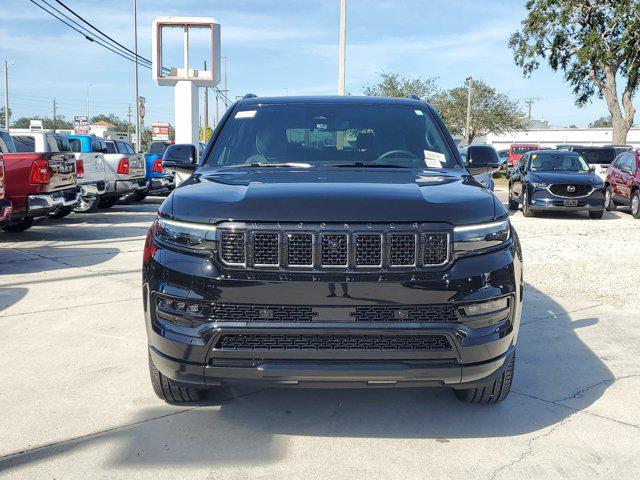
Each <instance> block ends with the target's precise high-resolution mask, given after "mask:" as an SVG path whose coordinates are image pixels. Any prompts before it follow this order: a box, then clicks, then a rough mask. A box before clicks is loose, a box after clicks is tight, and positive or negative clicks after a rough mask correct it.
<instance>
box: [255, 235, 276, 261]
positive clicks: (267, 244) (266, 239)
mask: <svg viewBox="0 0 640 480" xmlns="http://www.w3.org/2000/svg"><path fill="white" fill-rule="evenodd" d="M278 238H279V236H278V234H277V233H256V234H254V236H253V264H254V265H257V266H277V265H279V264H280V242H279V241H278Z"/></svg>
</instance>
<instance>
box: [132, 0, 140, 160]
mask: <svg viewBox="0 0 640 480" xmlns="http://www.w3.org/2000/svg"><path fill="white" fill-rule="evenodd" d="M133 52H134V59H135V62H133V64H134V65H135V67H134V83H135V88H134V95H135V97H136V103H135V109H136V151H137V152H139V151H140V106H139V101H140V98H139V97H138V10H137V6H136V0H133Z"/></svg>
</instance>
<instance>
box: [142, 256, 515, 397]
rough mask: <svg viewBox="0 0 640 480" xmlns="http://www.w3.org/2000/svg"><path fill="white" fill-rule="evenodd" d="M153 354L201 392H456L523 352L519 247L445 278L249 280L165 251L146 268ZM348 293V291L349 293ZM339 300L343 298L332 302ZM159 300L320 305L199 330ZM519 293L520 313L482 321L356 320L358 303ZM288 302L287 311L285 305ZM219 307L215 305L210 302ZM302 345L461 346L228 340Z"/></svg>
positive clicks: (471, 299) (473, 261) (403, 303)
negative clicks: (412, 341) (252, 386)
mask: <svg viewBox="0 0 640 480" xmlns="http://www.w3.org/2000/svg"><path fill="white" fill-rule="evenodd" d="M143 277H144V284H143V295H144V308H145V318H146V326H147V334H148V340H149V351H150V355H151V358H152V360H153V361H154V363H155V365H156V367H157V368H158V369H159V370H160V371H161V372H162V373H163V374H164V375H165V376H167V377H169V378H172V379H174V380H177V381H180V382H184V383H191V384H200V385H220V384H225V383H232V382H252V383H254V382H257V383H267V384H273V385H292V386H302V387H315V386H325V387H326V386H332V387H340V386H344V387H376V386H377V387H380V386H396V387H400V386H431V385H450V386H453V387H458V388H461V387H466V386H470V385H473V384H476V383H480V382H482V381H486V379H488V378H490V377H491V376H493V375H496V374H497V373H499V372H500V370H501V369H502V367H503V365H504V363H505V359H506V358H507V356H508V355H509V354H510V353H511V352H512V351H513V349H514V348H515V344H516V340H517V335H518V330H519V326H520V317H521V310H522V270H521V255H520V252H519V246H517V245H516V244H512V245H511V246H509V247H508V248H505V249H503V250H499V251H496V252H492V253H488V254H484V255H479V256H475V257H467V258H462V259H458V260H457V261H456V262H454V263H453V264H452V265H451V266H450V267H449V268H448V269H447V270H446V271H442V272H431V273H425V274H424V275H422V274H421V275H415V274H414V275H412V274H389V275H373V276H371V275H349V274H344V275H338V274H332V275H330V276H326V275H309V276H299V277H298V276H296V275H291V274H287V275H283V276H282V277H281V278H273V277H270V278H267V277H265V278H262V279H261V278H259V277H260V276H259V275H251V276H250V278H249V276H247V277H245V278H240V277H239V276H236V277H235V278H234V276H233V275H232V276H231V277H230V276H229V275H228V273H227V272H222V271H219V270H218V267H217V266H216V265H215V264H214V263H213V262H211V261H210V260H208V259H204V258H200V257H194V256H191V255H185V254H182V253H178V252H174V251H171V250H166V249H162V248H160V247H158V249H157V250H156V251H155V253H154V255H153V257H152V258H151V260H150V261H149V262H148V264H147V265H146V266H145V268H144V271H143ZM345 291H346V296H342V294H344V293H345ZM332 293H335V294H336V295H332ZM158 294H161V295H165V296H170V297H173V298H176V299H190V300H193V301H197V302H201V303H202V304H203V305H210V306H220V305H234V306H246V307H256V306H258V305H259V306H266V307H267V309H272V308H279V307H278V306H280V307H283V308H287V307H292V308H295V307H297V306H302V307H306V308H312V309H313V310H314V312H316V317H314V319H313V320H311V321H296V319H295V318H289V319H285V320H284V321H277V322H276V321H271V320H258V319H256V318H253V319H251V318H247V319H246V321H237V320H236V321H228V320H220V319H213V318H212V317H209V316H207V320H205V321H204V322H203V323H198V322H196V323H197V324H195V323H190V321H189V318H188V316H187V315H186V314H182V315H178V316H175V317H173V316H172V315H167V314H166V312H162V311H160V310H159V309H158V308H157V306H156V305H157V304H156V301H157V299H156V297H157V295H158ZM504 297H507V298H509V308H508V309H506V310H501V311H500V312H494V313H490V314H486V315H483V316H477V317H476V316H474V317H473V319H470V318H466V319H458V320H453V321H452V320H451V319H448V320H447V321H410V320H400V321H398V320H397V319H395V320H393V321H389V319H378V320H377V321H354V319H353V315H352V313H353V311H354V309H356V308H357V307H367V306H368V307H379V308H384V307H389V308H390V309H391V310H393V309H394V308H396V309H398V308H399V309H402V308H403V307H404V308H410V307H411V306H412V307H420V308H423V307H427V308H428V307H429V306H437V305H439V306H443V305H444V306H453V307H454V308H455V309H457V308H458V307H460V306H462V305H467V304H469V303H478V302H482V301H488V300H492V299H497V298H504ZM276 305H277V306H276ZM207 308H208V307H207ZM227 336H230V337H234V336H235V337H238V336H240V337H242V336H245V338H246V337H247V336H258V337H259V336H275V337H282V336H284V337H286V338H293V337H296V336H298V337H299V338H302V337H304V338H308V337H313V338H317V337H327V336H333V337H332V338H345V337H348V338H349V339H351V338H353V337H360V338H362V337H366V338H367V339H369V338H378V339H380V338H382V339H392V338H397V337H406V336H409V337H412V338H416V337H423V336H424V337H425V338H426V337H428V336H437V337H441V338H443V339H446V342H447V344H448V345H449V347H450V348H444V349H434V350H428V351H425V350H406V349H402V348H386V347H385V348H381V349H377V348H373V349H362V348H360V347H356V348H355V349H350V348H343V349H338V348H328V349H322V348H317V349H313V348H309V349H306V348H297V347H296V348H288V347H287V348H279V347H278V348H269V349H263V348H262V347H261V348H256V349H234V348H225V346H224V344H223V338H224V337H227Z"/></svg>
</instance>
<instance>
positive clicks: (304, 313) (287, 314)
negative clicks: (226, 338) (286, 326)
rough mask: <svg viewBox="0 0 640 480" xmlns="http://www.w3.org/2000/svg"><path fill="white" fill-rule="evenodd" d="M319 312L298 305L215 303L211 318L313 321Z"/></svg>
mask: <svg viewBox="0 0 640 480" xmlns="http://www.w3.org/2000/svg"><path fill="white" fill-rule="evenodd" d="M317 315H318V313H317V312H314V311H313V307H307V306H297V305H239V304H222V303H219V304H215V305H214V306H213V308H212V309H211V320H214V321H217V322H311V321H312V320H313V317H315V316H317Z"/></svg>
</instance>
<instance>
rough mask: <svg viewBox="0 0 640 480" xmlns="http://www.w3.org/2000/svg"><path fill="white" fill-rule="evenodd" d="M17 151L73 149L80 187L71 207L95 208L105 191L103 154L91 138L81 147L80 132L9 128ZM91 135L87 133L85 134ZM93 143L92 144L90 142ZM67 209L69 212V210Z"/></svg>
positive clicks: (67, 150)
mask: <svg viewBox="0 0 640 480" xmlns="http://www.w3.org/2000/svg"><path fill="white" fill-rule="evenodd" d="M10 133H11V136H12V137H13V142H14V143H15V146H16V150H17V151H18V152H25V153H27V152H34V153H55V152H73V154H74V156H75V158H76V177H77V185H78V187H80V202H79V203H78V206H77V207H75V208H74V209H73V210H74V211H75V212H80V213H85V212H90V211H92V210H94V209H95V207H96V206H97V204H98V202H99V198H100V196H101V195H104V193H105V185H106V184H105V181H106V176H105V167H104V156H103V154H102V152H101V151H100V150H98V149H93V150H90V149H91V142H90V140H89V141H88V143H87V145H88V147H87V148H86V149H85V150H86V151H85V150H83V149H82V147H81V144H82V140H81V138H80V136H76V137H73V136H72V137H67V136H65V135H62V134H59V133H55V132H51V131H29V130H21V129H15V130H14V129H12V130H10ZM87 138H89V139H90V138H91V137H87ZM94 147H95V146H94ZM69 213H71V212H70V211H69Z"/></svg>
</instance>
